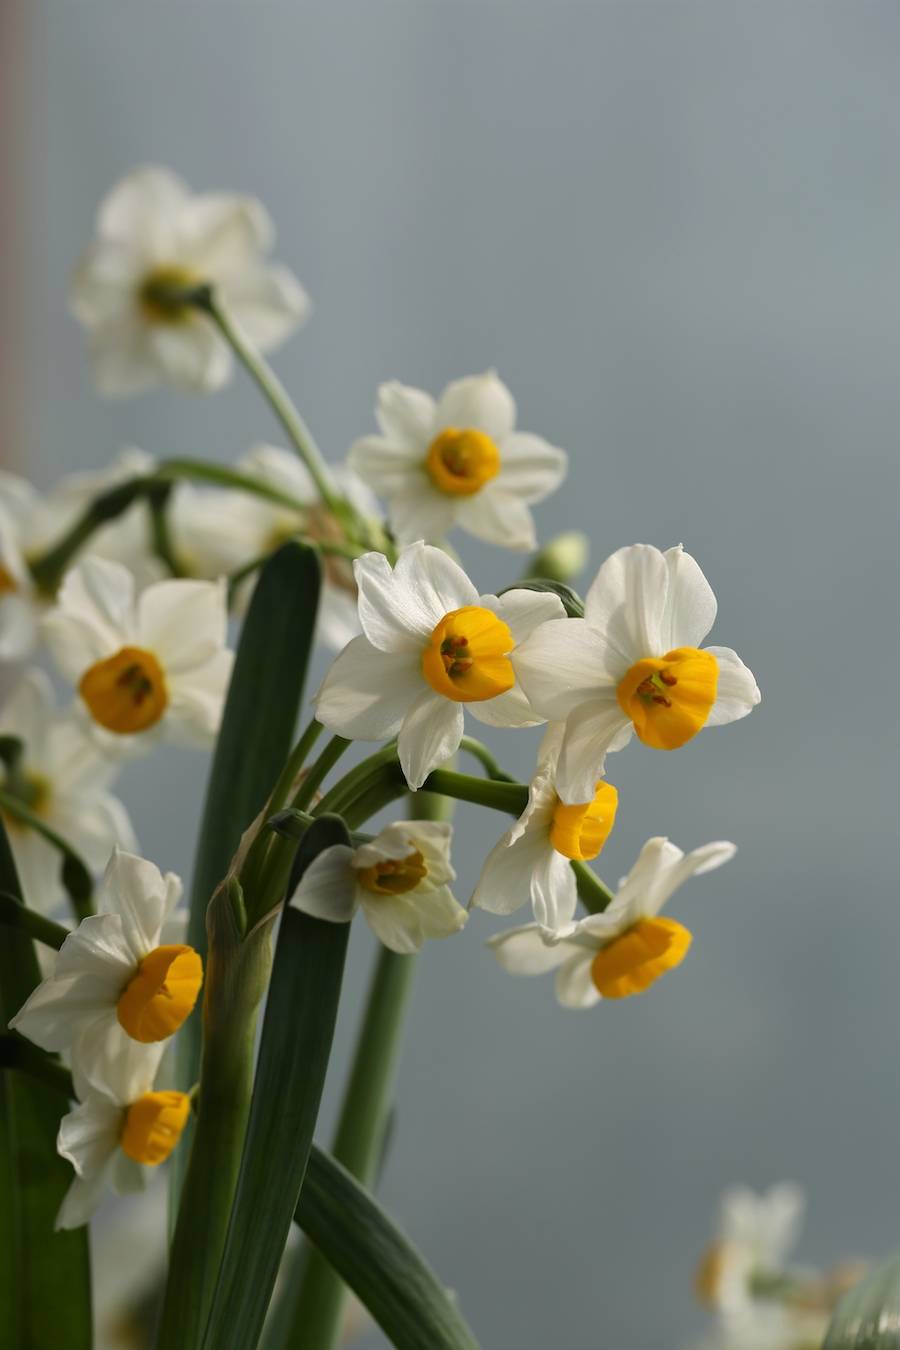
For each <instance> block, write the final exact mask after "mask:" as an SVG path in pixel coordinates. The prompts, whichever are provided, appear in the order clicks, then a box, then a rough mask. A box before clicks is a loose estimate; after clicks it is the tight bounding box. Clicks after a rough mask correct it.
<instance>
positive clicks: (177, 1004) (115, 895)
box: [10, 852, 203, 1097]
mask: <svg viewBox="0 0 900 1350" xmlns="http://www.w3.org/2000/svg"><path fill="white" fill-rule="evenodd" d="M180 896H181V881H180V880H179V878H178V877H177V876H175V874H174V873H172V872H167V873H166V874H165V876H163V875H162V873H161V872H160V870H159V868H158V867H155V866H154V865H153V863H151V862H148V861H147V860H146V859H145V858H138V857H136V856H135V855H134V854H131V853H121V852H116V853H114V854H113V856H112V858H111V859H110V862H109V866H108V867H107V869H106V874H105V876H104V878H103V884H102V886H101V888H100V891H99V894H98V897H97V911H98V912H97V913H96V914H94V915H91V916H90V917H89V918H87V919H82V921H81V923H80V924H79V925H78V927H77V928H76V929H75V930H74V931H73V932H71V933H70V934H69V936H68V937H67V938H66V940H65V942H64V943H63V945H62V947H61V948H60V949H59V952H58V953H57V956H56V962H55V965H54V968H53V973H52V975H50V977H49V978H48V979H46V980H44V981H42V983H41V984H39V985H38V987H37V988H36V989H35V990H34V992H33V993H32V994H31V995H30V997H29V998H28V999H27V1001H26V1002H25V1003H24V1004H23V1006H22V1007H21V1008H20V1009H19V1011H18V1012H17V1013H16V1015H15V1017H14V1018H13V1019H12V1021H11V1022H10V1026H11V1027H15V1029H16V1030H17V1031H20V1032H21V1033H22V1035H23V1036H27V1037H28V1039H29V1040H30V1041H34V1042H35V1044H36V1045H39V1046H41V1047H42V1049H44V1050H54V1051H56V1050H71V1052H72V1066H73V1069H74V1070H77V1072H78V1073H79V1074H80V1075H81V1077H82V1078H83V1079H84V1080H85V1081H86V1082H88V1083H90V1084H91V1086H92V1087H94V1088H97V1089H100V1090H103V1089H108V1090H109V1091H112V1092H114V1093H116V1094H117V1095H119V1096H120V1097H121V1096H122V1094H126V1093H127V1092H128V1091H129V1088H130V1084H131V1083H132V1081H133V1075H134V1074H135V1073H140V1072H141V1071H142V1069H143V1068H144V1067H145V1066H146V1065H147V1064H148V1063H149V1064H152V1069H151V1076H152V1073H153V1072H155V1070H156V1066H157V1064H158V1063H159V1059H160V1058H161V1056H162V1052H163V1050H164V1048H165V1046H164V1042H165V1041H166V1040H167V1039H168V1037H170V1036H172V1035H174V1033H175V1032H176V1031H177V1030H178V1028H179V1027H180V1026H181V1024H182V1023H183V1022H184V1020H185V1018H186V1017H187V1016H188V1014H189V1013H190V1012H191V1010H192V1008H193V1007H194V1004H195V1002H196V1001H197V996H198V994H199V992H200V986H201V984H202V981H203V964H202V962H201V960H200V957H199V955H198V954H197V952H195V951H194V949H193V947H188V946H185V944H184V943H183V942H174V941H171V940H168V941H167V940H166V939H167V938H168V939H171V938H173V937H174V936H176V935H178V936H180V935H181V934H180V931H179V930H180V923H179V918H178V916H176V915H175V914H174V913H173V911H174V908H175V906H176V904H177V903H178V900H179V897H180Z"/></svg>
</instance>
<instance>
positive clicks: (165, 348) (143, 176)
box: [71, 166, 309, 395]
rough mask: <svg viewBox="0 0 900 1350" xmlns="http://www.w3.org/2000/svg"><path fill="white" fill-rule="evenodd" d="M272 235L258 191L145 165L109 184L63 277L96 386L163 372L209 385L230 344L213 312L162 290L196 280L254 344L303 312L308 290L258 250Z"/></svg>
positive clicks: (272, 342)
mask: <svg viewBox="0 0 900 1350" xmlns="http://www.w3.org/2000/svg"><path fill="white" fill-rule="evenodd" d="M273 240H274V232H273V229H272V223H271V221H270V219H269V217H268V214H267V213H266V210H265V208H264V207H263V205H262V203H261V202H258V201H256V200H255V199H254V198H253V197H241V196H237V195H235V194H233V193H221V192H215V193H212V192H211V193H201V194H199V195H195V194H193V193H191V192H190V190H189V189H188V187H187V186H186V185H185V184H184V183H183V182H182V181H181V179H180V178H178V177H177V176H176V175H175V174H174V173H172V172H171V171H170V170H169V169H162V168H155V167H153V166H146V167H144V168H140V169H136V170H135V171H134V172H133V173H130V174H128V176H127V177H125V178H123V179H122V180H121V181H120V182H119V183H117V184H116V186H115V187H114V188H113V189H112V191H111V192H110V193H109V195H108V196H107V197H106V198H105V200H104V201H103V202H102V203H101V205H100V209H99V211H98V213H97V234H96V238H95V240H94V242H93V243H92V244H91V245H90V247H89V248H88V249H87V251H86V252H85V254H84V256H83V257H82V259H81V261H80V263H79V264H78V268H77V270H76V272H75V276H74V279H73V282H72V290H71V305H72V311H73V313H74V314H75V317H76V318H78V319H80V321H81V322H82V323H83V324H84V326H85V327H86V328H87V330H88V334H89V341H90V350H91V359H92V362H93V366H94V377H95V379H96V382H97V387H98V388H99V390H100V392H101V393H103V394H111V395H116V394H133V393H137V392H139V391H140V390H142V389H147V388H149V387H150V386H152V385H154V384H160V383H169V384H174V385H177V386H179V387H180V388H182V389H187V390H191V391H193V392H197V393H208V392H209V391H211V390H213V389H218V388H219V387H220V386H221V385H222V384H224V383H225V381H226V380H227V379H228V377H229V375H230V373H231V368H232V356H231V352H230V350H229V348H228V346H227V345H226V343H225V341H224V339H223V338H222V336H221V334H220V333H219V332H218V331H217V329H216V328H215V327H214V326H213V324H212V322H211V321H210V320H209V319H208V318H206V317H205V316H204V315H203V314H201V313H200V312H199V311H198V310H196V309H195V308H193V307H191V306H190V305H185V304H183V303H178V302H177V300H176V299H174V298H173V296H174V294H176V293H177V292H178V291H181V290H190V289H192V288H194V287H198V286H200V285H203V284H211V285H213V286H214V288H215V290H216V293H217V295H218V296H220V297H221V299H222V301H223V302H224V304H225V305H226V307H227V308H228V310H229V313H230V314H231V315H232V316H233V318H234V319H235V320H236V321H237V323H238V324H239V325H240V327H241V330H242V332H244V333H245V334H246V335H247V337H248V338H249V339H250V340H251V341H252V342H254V343H255V344H256V345H257V346H258V347H260V348H261V349H263V350H268V349H269V348H271V347H275V346H277V345H278V343H280V342H282V341H283V340H284V338H286V337H287V336H288V335H289V334H290V333H291V332H292V331H293V330H294V329H295V328H296V327H297V325H298V324H300V323H301V322H302V321H303V319H304V318H305V317H306V315H307V313H308V311H309V301H308V299H307V296H306V294H305V292H304V290H303V288H302V287H301V286H300V284H299V282H298V281H297V279H296V278H295V277H294V276H293V274H292V273H291V272H289V271H288V270H287V268H285V267H281V266H277V265H275V264H272V263H270V262H268V261H267V259H266V255H267V254H268V253H269V252H270V250H271V248H272V244H273Z"/></svg>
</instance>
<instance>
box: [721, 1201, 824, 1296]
mask: <svg viewBox="0 0 900 1350" xmlns="http://www.w3.org/2000/svg"><path fill="white" fill-rule="evenodd" d="M805 1206H806V1200H805V1197H804V1194H803V1191H802V1190H801V1189H800V1187H799V1186H795V1185H794V1184H793V1183H791V1182H782V1183H781V1184H780V1185H777V1186H772V1187H771V1188H770V1189H769V1190H768V1191H764V1192H763V1193H762V1194H757V1192H756V1191H751V1190H750V1189H749V1187H747V1186H734V1187H732V1188H730V1189H729V1190H727V1191H726V1192H725V1194H724V1195H723V1196H722V1200H721V1203H720V1208H719V1222H718V1226H717V1232H716V1237H715V1240H714V1241H713V1243H712V1244H711V1246H710V1247H709V1248H708V1249H707V1250H706V1252H705V1253H704V1255H703V1258H702V1260H701V1262H700V1266H699V1269H698V1271H697V1276H696V1280H695V1287H696V1290H697V1294H698V1297H699V1298H700V1299H701V1300H702V1301H703V1302H704V1303H709V1304H711V1305H712V1306H713V1307H717V1308H722V1309H726V1310H730V1311H736V1310H739V1309H740V1308H742V1307H743V1306H745V1305H746V1304H747V1303H748V1302H749V1301H751V1300H752V1297H753V1289H752V1284H753V1280H754V1279H756V1278H762V1279H769V1280H771V1279H773V1278H775V1279H778V1278H780V1277H781V1276H782V1275H783V1273H784V1267H785V1262H786V1260H787V1257H788V1255H789V1254H790V1252H791V1251H792V1250H793V1248H794V1246H795V1244H796V1241H797V1237H798V1236H799V1233H800V1225H801V1223H802V1222H803V1211H804V1209H805Z"/></svg>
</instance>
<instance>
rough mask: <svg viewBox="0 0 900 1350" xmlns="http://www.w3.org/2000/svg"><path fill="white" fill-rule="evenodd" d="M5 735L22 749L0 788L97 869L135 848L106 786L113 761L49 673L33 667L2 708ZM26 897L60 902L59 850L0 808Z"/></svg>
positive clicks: (44, 903) (41, 906)
mask: <svg viewBox="0 0 900 1350" xmlns="http://www.w3.org/2000/svg"><path fill="white" fill-rule="evenodd" d="M0 735H2V736H13V737H15V738H16V739H18V740H20V741H21V742H22V753H21V755H20V756H19V757H18V758H13V759H10V760H8V761H7V763H6V764H5V765H3V766H2V767H0V780H2V786H3V791H4V792H5V793H6V794H7V795H8V796H10V797H14V798H15V799H16V800H17V801H19V802H21V804H22V805H23V806H25V807H27V808H28V810H29V811H31V812H32V813H33V814H34V815H35V816H37V817H39V819H40V820H41V821H42V822H43V823H44V824H45V825H48V826H49V827H50V829H52V830H55V831H56V833H57V834H59V835H61V836H62V837H63V839H65V840H66V842H67V843H69V844H71V845H72V847H73V848H74V850H75V852H76V853H78V854H79V855H80V856H81V857H82V858H83V859H84V861H85V863H87V865H88V867H89V868H90V869H91V870H92V871H94V872H100V871H102V870H103V868H104V867H105V866H106V863H107V862H108V860H109V855H110V854H111V853H112V851H113V849H114V848H115V847H117V846H118V847H121V848H124V849H130V850H133V849H135V848H136V841H135V837H134V831H133V830H132V828H131V821H130V820H129V818H128V813H127V811H126V810H125V807H124V806H123V805H122V803H121V802H120V801H119V799H118V798H117V797H114V796H113V795H112V794H111V793H110V792H109V791H108V790H107V789H108V788H109V786H110V784H111V783H112V780H113V777H114V775H115V767H116V766H115V764H114V763H113V762H112V761H111V760H110V757H109V756H108V755H104V754H103V753H102V752H101V751H100V750H99V748H98V747H97V744H96V742H95V741H94V740H93V738H92V737H90V736H89V735H88V734H87V733H86V730H85V728H84V726H83V725H82V723H81V721H80V719H77V718H75V717H72V716H66V715H62V714H60V713H59V712H58V711H57V708H56V704H55V701H54V698H53V690H52V688H51V685H50V681H49V680H48V679H47V677H46V675H44V674H43V672H42V671H39V670H29V671H27V672H26V674H25V675H23V676H22V678H21V680H20V681H19V683H18V684H17V685H16V686H15V687H14V689H13V691H12V693H11V694H10V696H9V698H8V699H7V701H6V702H5V703H4V705H3V708H2V710H0ZM0 815H2V818H3V823H4V825H5V827H6V833H7V836H8V838H9V843H10V847H11V849H12V854H13V858H14V859H15V864H16V870H17V872H18V874H19V880H20V881H21V883H22V890H23V892H24V895H25V899H26V902H27V903H28V905H30V906H31V908H32V909H38V910H42V911H43V912H45V913H46V912H49V911H52V910H53V909H54V908H56V906H58V905H59V903H60V902H61V901H62V899H63V895H64V888H63V885H62V882H61V880H60V867H61V859H60V854H59V850H58V849H57V848H56V847H55V845H53V844H51V843H49V842H48V840H46V839H45V838H44V836H43V835H42V834H40V833H39V832H38V831H37V830H36V829H34V828H32V827H31V826H30V825H27V824H26V823H25V822H23V821H22V820H21V819H20V818H19V817H17V816H15V815H14V814H13V813H12V812H11V811H3V810H2V809H0Z"/></svg>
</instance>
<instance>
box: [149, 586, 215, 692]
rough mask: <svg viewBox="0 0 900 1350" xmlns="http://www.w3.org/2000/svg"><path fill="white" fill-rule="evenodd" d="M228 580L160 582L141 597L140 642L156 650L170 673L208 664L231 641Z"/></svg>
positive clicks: (150, 587)
mask: <svg viewBox="0 0 900 1350" xmlns="http://www.w3.org/2000/svg"><path fill="white" fill-rule="evenodd" d="M227 626H228V614H227V608H226V598H225V581H224V578H222V579H221V580H219V581H186V580H180V579H178V580H171V579H170V580H167V581H157V582H156V583H155V584H154V585H152V586H148V587H147V588H146V590H144V591H143V592H142V594H141V597H140V599H139V601H138V626H137V631H138V644H139V645H140V646H141V647H147V648H149V650H150V651H152V652H155V653H156V654H157V655H158V656H159V657H160V658H161V663H162V665H163V668H164V669H165V672H166V674H167V675H169V676H171V675H177V674H181V673H183V672H185V671H190V670H194V669H196V668H197V667H199V666H203V665H206V664H207V662H209V661H211V660H212V658H213V657H214V656H216V655H217V654H218V652H220V651H221V650H222V649H223V648H224V646H225V641H226V634H227Z"/></svg>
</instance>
